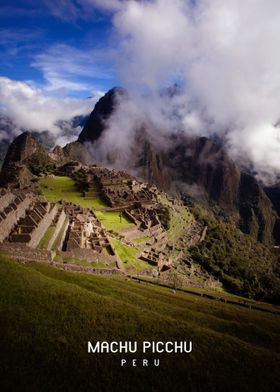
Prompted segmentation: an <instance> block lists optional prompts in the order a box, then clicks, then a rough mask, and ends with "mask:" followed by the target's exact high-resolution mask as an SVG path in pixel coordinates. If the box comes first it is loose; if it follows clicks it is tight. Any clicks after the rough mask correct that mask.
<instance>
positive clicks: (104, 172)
mask: <svg viewBox="0 0 280 392" xmlns="http://www.w3.org/2000/svg"><path fill="white" fill-rule="evenodd" d="M88 179H89V191H90V189H91V188H90V183H91V182H94V184H96V186H97V187H98V189H99V190H100V194H101V196H102V198H103V199H104V200H105V201H106V202H107V203H108V204H109V206H110V207H113V208H115V207H123V206H129V205H130V206H131V205H133V204H134V203H135V202H140V203H141V204H143V205H154V204H155V203H157V200H156V197H155V193H154V192H151V191H150V189H149V186H148V185H147V184H143V183H140V182H138V181H137V180H136V178H134V177H132V176H130V175H129V174H127V173H125V172H122V171H116V170H108V169H106V168H103V167H94V168H91V169H90V172H89V173H88Z"/></svg>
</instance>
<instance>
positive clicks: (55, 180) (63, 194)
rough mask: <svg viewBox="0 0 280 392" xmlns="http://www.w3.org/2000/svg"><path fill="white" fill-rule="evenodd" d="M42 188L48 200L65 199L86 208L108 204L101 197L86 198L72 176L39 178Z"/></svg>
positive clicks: (102, 206)
mask: <svg viewBox="0 0 280 392" xmlns="http://www.w3.org/2000/svg"><path fill="white" fill-rule="evenodd" d="M39 185H40V190H41V192H42V193H43V195H44V196H45V197H46V199H47V200H49V201H52V202H58V201H60V200H65V201H68V202H70V203H74V204H78V205H80V206H82V207H84V208H104V207H107V205H106V204H105V203H104V202H103V201H102V200H101V199H100V198H94V199H92V200H91V199H89V200H88V199H85V198H84V196H83V194H82V193H81V192H79V191H78V189H77V187H76V184H75V181H74V180H72V179H71V178H70V177H61V176H47V177H44V178H41V179H40V180H39Z"/></svg>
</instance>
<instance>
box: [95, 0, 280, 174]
mask: <svg viewBox="0 0 280 392" xmlns="http://www.w3.org/2000/svg"><path fill="white" fill-rule="evenodd" d="M93 3H95V4H97V2H96V1H93ZM117 3H118V6H117V7H116V9H115V10H113V9H112V11H114V19H113V20H114V26H115V28H116V31H117V32H118V34H119V38H120V55H119V59H120V60H119V69H120V75H121V78H122V80H123V83H124V85H125V86H127V87H128V89H129V91H130V93H131V95H132V96H133V99H134V100H135V102H137V107H138V109H139V113H141V112H142V113H144V115H145V116H148V117H149V118H150V120H151V121H153V122H154V123H155V124H156V125H160V124H163V127H162V128H163V129H166V130H167V131H172V130H173V129H174V128H175V129H178V126H181V128H182V129H184V130H185V131H186V132H190V133H192V132H194V133H195V134H197V133H202V134H204V135H205V134H206V135H207V134H208V135H209V134H211V133H216V134H220V135H224V134H225V133H226V135H227V141H228V147H229V149H230V152H231V154H232V155H233V156H235V157H238V158H239V159H240V158H242V157H243V156H246V159H250V160H251V161H252V162H253V163H254V165H255V168H256V170H258V171H259V172H260V173H262V175H264V174H265V173H267V174H269V175H270V176H271V175H273V174H277V173H279V171H280V160H279V156H280V140H279V133H278V130H277V129H275V127H274V126H273V124H275V123H277V122H278V121H279V119H280V105H279V102H280V73H279V69H280V52H279V50H278V48H279V46H280V23H279V15H280V2H279V1H278V0H269V1H263V0H247V1H243V0H227V1H224V0H197V1H196V2H195V5H194V4H193V3H194V2H191V1H184V0H174V1H172V2H171V1H169V0H154V1H133V0H130V1H124V2H117ZM178 80H179V81H180V82H182V84H183V94H182V95H181V98H180V102H179V104H180V105H179V108H177V109H176V105H175V104H176V103H178V102H176V100H175V99H174V100H173V103H171V104H168V105H169V107H166V101H165V100H164V99H162V96H161V95H159V94H158V91H159V90H160V89H161V88H162V87H163V86H167V85H169V84H170V83H172V82H175V81H178ZM147 91H148V92H149V94H150V97H151V98H149V99H147V95H146V93H147ZM139 92H140V94H139ZM143 92H144V93H145V98H144V99H141V94H143ZM178 99H179V98H178ZM174 112H176V116H174ZM128 115H129V113H127V116H128ZM178 115H179V117H181V119H182V121H181V124H179V122H178ZM134 116H135V113H133V112H132V113H131V117H132V120H133V117H134ZM136 118H138V115H137V116H136ZM174 119H176V121H175V122H174ZM115 128H116V126H115V125H114V127H112V129H114V132H115ZM108 132H110V129H109V130H108ZM122 132H123V131H122ZM111 147H113V146H111ZM277 157H278V159H277Z"/></svg>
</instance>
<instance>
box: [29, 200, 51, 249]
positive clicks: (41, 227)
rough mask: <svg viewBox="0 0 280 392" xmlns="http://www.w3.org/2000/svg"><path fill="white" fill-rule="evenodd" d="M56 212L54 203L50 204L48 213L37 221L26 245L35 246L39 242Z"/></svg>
mask: <svg viewBox="0 0 280 392" xmlns="http://www.w3.org/2000/svg"><path fill="white" fill-rule="evenodd" d="M56 214H57V207H56V205H54V206H51V207H50V210H49V211H48V213H47V214H46V215H45V216H44V217H43V219H42V220H41V221H40V222H39V224H38V227H36V229H35V230H34V231H33V233H32V235H31V240H30V241H29V243H28V246H30V248H36V246H37V245H38V244H39V242H40V241H41V239H42V238H43V236H44V234H45V232H46V230H47V229H48V228H49V226H50V225H51V223H52V221H53V220H54V218H55V215H56Z"/></svg>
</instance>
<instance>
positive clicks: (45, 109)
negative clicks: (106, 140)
mask: <svg viewBox="0 0 280 392" xmlns="http://www.w3.org/2000/svg"><path fill="white" fill-rule="evenodd" d="M97 98H98V97H96V98H92V99H87V100H81V99H74V98H55V97H51V96H48V95H46V93H45V91H44V90H42V89H40V88H38V87H35V86H32V85H30V84H28V83H27V82H18V81H13V80H11V79H8V78H4V77H0V101H1V102H3V104H1V105H0V115H1V116H2V117H3V118H8V119H12V121H13V123H14V124H13V127H12V126H9V124H8V123H9V120H7V121H6V124H7V127H6V129H9V132H7V131H5V129H3V130H2V129H1V134H2V138H6V139H9V140H11V139H13V137H15V136H17V135H18V134H19V133H21V132H22V129H24V130H30V131H31V130H36V131H37V132H44V131H49V132H51V133H52V134H53V135H54V136H55V138H56V139H57V141H58V143H60V144H65V143H67V142H69V141H70V140H71V139H73V137H75V133H76V135H77V134H78V133H79V132H80V130H81V129H80V128H77V129H76V130H75V129H71V123H70V122H69V138H67V136H65V135H64V134H65V132H64V131H65V125H64V129H63V127H61V125H60V123H61V121H69V120H70V119H71V118H73V117H75V116H80V115H87V114H88V113H89V112H90V111H91V110H92V107H93V105H94V104H95V102H96V100H97ZM1 124H2V126H3V127H4V128H5V124H4V122H3V121H2V122H1ZM63 135H64V136H63ZM4 136H6V137H4ZM62 136H63V137H62Z"/></svg>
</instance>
